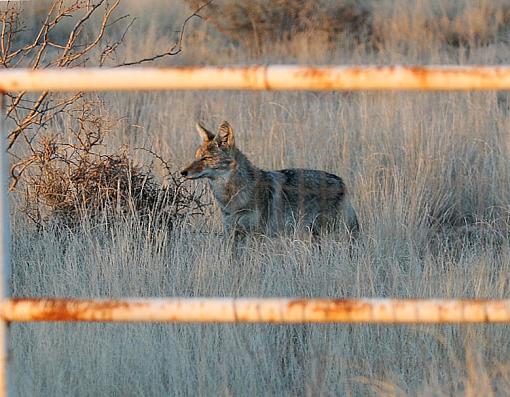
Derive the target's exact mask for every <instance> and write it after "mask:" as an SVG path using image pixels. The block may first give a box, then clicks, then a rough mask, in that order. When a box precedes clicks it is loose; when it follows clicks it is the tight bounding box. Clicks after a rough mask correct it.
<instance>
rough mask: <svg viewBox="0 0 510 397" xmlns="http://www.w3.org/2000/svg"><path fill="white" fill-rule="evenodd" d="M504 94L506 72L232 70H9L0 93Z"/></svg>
mask: <svg viewBox="0 0 510 397" xmlns="http://www.w3.org/2000/svg"><path fill="white" fill-rule="evenodd" d="M190 89H194V90H205V89H207V90H211V89H212V90H217V89H227V90H314V91H318V90H450V91H451V90H496V89H498V90H507V89H510V66H413V67H405V66H366V67H362V66H296V65H268V66H237V67H211V66H206V67H181V68H126V69H107V68H75V69H42V70H41V69H38V70H32V69H10V70H1V71H0V91H4V92H8V91H133V90H190Z"/></svg>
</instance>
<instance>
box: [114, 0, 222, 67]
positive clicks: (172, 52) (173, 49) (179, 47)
mask: <svg viewBox="0 0 510 397" xmlns="http://www.w3.org/2000/svg"><path fill="white" fill-rule="evenodd" d="M213 1H214V0H209V1H208V2H207V3H205V4H203V5H201V6H200V7H198V8H197V9H196V10H195V11H194V12H193V14H191V15H190V16H188V17H187V18H186V19H185V20H184V22H183V24H182V26H181V30H180V33H179V39H178V40H177V42H176V43H175V44H174V45H173V46H172V47H171V48H170V49H169V50H168V51H166V52H163V53H161V54H157V55H154V56H151V57H147V58H142V59H139V60H137V61H132V62H124V63H121V64H118V65H115V66H114V67H121V66H132V65H140V64H142V63H145V62H151V61H155V60H156V59H160V58H163V57H166V56H171V55H177V54H179V53H180V52H181V51H182V41H183V39H184V31H185V29H186V25H187V24H188V22H189V21H190V20H191V19H192V18H193V17H198V18H202V17H201V16H200V15H199V14H198V13H199V12H200V11H201V10H202V9H203V8H205V7H207V6H208V5H210V4H211V3H212V2H213Z"/></svg>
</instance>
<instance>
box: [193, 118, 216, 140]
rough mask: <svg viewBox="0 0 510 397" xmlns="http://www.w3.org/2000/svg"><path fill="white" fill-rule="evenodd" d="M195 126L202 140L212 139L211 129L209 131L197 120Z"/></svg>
mask: <svg viewBox="0 0 510 397" xmlns="http://www.w3.org/2000/svg"><path fill="white" fill-rule="evenodd" d="M195 127H196V129H197V131H198V133H199V134H200V136H201V137H202V139H203V140H204V142H207V141H212V140H213V139H214V134H213V133H212V132H211V131H209V130H208V129H207V128H205V127H204V126H203V125H202V124H200V123H198V122H197V123H196V124H195Z"/></svg>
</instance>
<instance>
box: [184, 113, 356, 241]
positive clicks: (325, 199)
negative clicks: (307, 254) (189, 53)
mask: <svg viewBox="0 0 510 397" xmlns="http://www.w3.org/2000/svg"><path fill="white" fill-rule="evenodd" d="M196 128H197V131H198V133H199V134H200V136H201V137H202V140H203V142H202V145H201V146H200V147H199V148H198V150H197V151H196V154H195V158H196V160H195V161H193V162H192V163H191V164H190V165H188V166H187V167H186V168H184V169H183V170H182V171H181V175H182V176H183V177H185V178H187V179H199V178H207V179H208V180H209V184H210V187H211V190H212V192H213V194H214V197H215V199H216V201H217V202H218V205H219V207H220V209H221V213H222V215H223V226H224V229H225V233H226V234H228V235H233V236H234V238H236V237H238V236H242V235H247V234H254V233H255V234H265V235H275V234H278V233H284V232H286V231H289V230H296V227H299V229H301V230H306V231H308V232H310V233H311V234H312V237H318V236H319V235H320V234H321V233H322V232H324V231H328V230H329V231H331V230H332V229H333V228H334V227H337V226H340V227H342V228H343V229H345V230H347V232H348V233H349V236H350V237H351V238H355V237H356V236H357V234H358V231H359V225H358V220H357V217H356V212H355V211H354V208H353V207H352V206H351V204H350V202H349V198H348V195H347V189H346V187H345V185H344V183H343V181H342V179H340V178H339V177H338V176H336V175H333V174H330V173H327V172H324V171H316V170H310V169H285V170H279V171H264V170H261V169H259V168H257V167H256V166H254V165H253V164H252V163H251V162H250V161H249V160H248V158H247V157H246V156H245V155H244V154H243V153H242V152H241V151H240V150H239V149H238V148H237V147H236V145H235V144H234V131H233V130H232V127H231V126H230V124H229V123H228V122H227V121H224V122H223V123H222V124H221V125H220V127H219V129H218V132H217V134H216V135H214V134H213V133H212V132H210V131H209V130H207V129H206V128H205V127H204V126H202V125H201V124H200V123H197V125H196Z"/></svg>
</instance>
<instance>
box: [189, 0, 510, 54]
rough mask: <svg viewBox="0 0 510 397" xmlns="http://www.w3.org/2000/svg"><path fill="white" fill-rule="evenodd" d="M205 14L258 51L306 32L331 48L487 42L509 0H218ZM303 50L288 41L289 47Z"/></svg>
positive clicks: (501, 25) (500, 29)
mask: <svg viewBox="0 0 510 397" xmlns="http://www.w3.org/2000/svg"><path fill="white" fill-rule="evenodd" d="M184 2H185V3H186V4H188V5H189V6H190V7H192V8H196V7H197V6H199V5H200V4H204V2H203V1H200V0H184ZM392 4H393V3H392ZM201 15H203V16H204V18H205V19H206V20H207V21H208V22H209V23H210V24H212V25H213V26H214V27H215V28H216V29H217V30H218V31H220V32H221V33H223V34H224V35H225V36H227V37H229V38H230V39H232V40H234V41H235V42H237V43H239V44H241V45H242V46H243V47H245V48H247V49H249V50H251V51H254V52H255V53H256V54H260V53H262V52H263V53H274V52H276V53H279V52H281V51H282V48H281V47H282V46H279V45H278V44H279V43H282V42H283V43H288V42H292V41H293V40H298V41H299V42H302V38H303V35H306V36H307V37H308V39H309V40H311V41H312V42H313V43H314V44H315V45H316V46H318V47H322V48H330V49H334V48H335V47H339V46H341V45H344V44H340V43H343V42H345V41H346V40H345V38H346V37H349V38H350V39H349V40H347V41H349V43H350V45H353V44H355V45H363V46H366V47H369V48H373V49H376V50H381V49H383V48H387V47H391V46H393V45H395V44H406V45H408V46H410V47H413V46H414V47H421V46H430V45H438V46H441V45H445V46H451V47H458V46H466V47H476V46H484V45H488V44H490V43H494V42H495V41H497V40H499V39H501V38H502V37H503V36H505V35H507V34H508V32H509V22H510V5H508V2H506V1H504V0H498V1H493V2H459V1H446V2H441V4H440V5H439V6H435V5H434V4H429V3H423V4H421V5H420V3H417V4H416V5H415V6H413V5H412V4H410V2H402V3H401V4H394V5H392V6H391V7H381V5H380V1H371V0H366V1H352V0H345V1H339V2H332V1H326V0H322V1H317V2H308V1H305V0H276V1H268V0H256V1H251V2H237V1H231V0H217V1H214V2H213V3H212V4H210V5H208V7H207V8H205V9H204V10H203V12H201ZM287 47H289V46H287ZM299 50H300V48H299V47H298V48H296V49H294V50H293V49H292V46H290V49H288V50H287V52H291V53H292V52H293V51H294V52H296V53H299ZM291 55H296V54H294V53H292V54H291Z"/></svg>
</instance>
